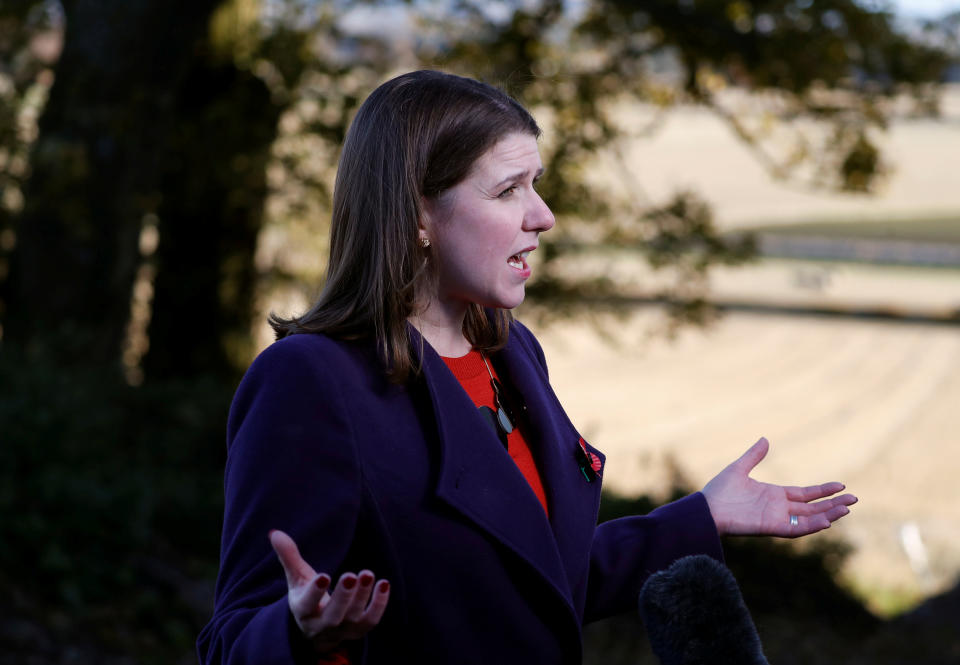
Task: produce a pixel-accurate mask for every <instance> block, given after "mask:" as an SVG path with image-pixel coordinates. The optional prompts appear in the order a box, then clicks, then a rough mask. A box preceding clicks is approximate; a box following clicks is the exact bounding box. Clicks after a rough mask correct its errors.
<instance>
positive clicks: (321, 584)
mask: <svg viewBox="0 0 960 665" xmlns="http://www.w3.org/2000/svg"><path fill="white" fill-rule="evenodd" d="M316 585H317V588H318V589H326V588H327V587H328V586H330V578H329V577H328V576H327V575H321V576H320V577H318V578H317V582H316Z"/></svg>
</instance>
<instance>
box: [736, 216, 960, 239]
mask: <svg viewBox="0 0 960 665" xmlns="http://www.w3.org/2000/svg"><path fill="white" fill-rule="evenodd" d="M744 230H746V231H753V232H756V233H763V234H771V235H791V236H826V237H831V238H861V239H871V240H872V239H884V240H909V241H914V242H935V243H936V242H946V243H957V244H960V214H958V215H957V216H956V217H942V218H935V219H916V220H912V221H905V220H877V221H849V220H847V221H829V220H826V221H824V220H821V221H815V222H797V223H792V224H780V225H772V224H771V225H761V226H756V227H752V228H750V229H744Z"/></svg>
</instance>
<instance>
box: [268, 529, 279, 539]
mask: <svg viewBox="0 0 960 665" xmlns="http://www.w3.org/2000/svg"><path fill="white" fill-rule="evenodd" d="M276 532H277V530H276V529H270V530H269V531H267V538H269V537H270V536H272V535H273V534H275V533H276Z"/></svg>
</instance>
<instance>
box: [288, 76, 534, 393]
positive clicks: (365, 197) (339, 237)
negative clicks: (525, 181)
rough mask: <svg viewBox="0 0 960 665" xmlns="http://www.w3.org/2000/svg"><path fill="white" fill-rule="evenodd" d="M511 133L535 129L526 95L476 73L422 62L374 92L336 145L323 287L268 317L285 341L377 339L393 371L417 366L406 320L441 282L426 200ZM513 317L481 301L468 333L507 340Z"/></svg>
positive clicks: (496, 344)
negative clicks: (300, 304)
mask: <svg viewBox="0 0 960 665" xmlns="http://www.w3.org/2000/svg"><path fill="white" fill-rule="evenodd" d="M512 133H525V134H530V135H532V136H534V137H539V136H540V128H539V127H538V126H537V123H536V121H534V119H533V117H532V116H531V115H530V114H529V113H528V112H527V110H526V109H524V108H523V107H522V106H521V105H520V104H519V103H517V102H516V101H515V100H513V99H512V98H510V97H509V96H508V95H507V94H506V93H504V92H503V91H501V90H498V89H497V88H494V87H493V86H490V85H487V84H485V83H481V82H480V81H475V80H473V79H469V78H463V77H460V76H454V75H452V74H446V73H443V72H436V71H417V72H410V73H408V74H403V75H402V76H398V77H396V78H394V79H392V80H390V81H387V82H386V83H384V84H383V85H381V86H380V87H378V88H377V89H376V90H374V91H373V93H371V95H370V96H369V97H368V98H367V100H366V101H365V102H364V103H363V104H362V105H361V106H360V109H359V110H358V111H357V115H356V117H355V118H354V120H353V123H352V124H351V125H350V129H349V130H348V132H347V136H346V139H345V141H344V144H343V151H342V153H341V155H340V162H339V165H338V167H337V178H336V182H335V185H334V192H333V218H332V221H331V230H330V259H329V263H328V265H327V278H326V282H325V283H324V287H323V290H322V292H321V294H320V297H319V299H318V300H317V302H316V303H315V304H314V305H313V307H311V308H310V309H309V310H308V311H307V312H306V313H305V314H303V315H302V316H299V317H293V318H290V319H284V318H281V317H279V316H277V315H276V314H271V315H270V325H271V326H272V327H273V329H274V331H275V332H276V335H277V339H280V338H282V337H285V336H287V335H290V334H296V333H318V332H319V333H325V334H327V335H331V336H333V337H338V338H341V339H360V338H370V337H372V338H373V339H375V340H376V345H377V349H378V351H379V353H380V356H381V358H382V360H383V363H384V367H385V370H386V373H387V375H388V376H389V377H390V379H391V380H393V381H396V382H403V381H405V380H406V379H407V377H408V376H409V375H410V373H411V371H413V372H414V373H416V372H418V371H419V366H417V365H416V363H415V361H414V354H413V349H412V346H411V343H410V334H409V330H408V324H407V319H408V317H409V316H410V315H411V314H413V313H414V311H415V309H416V307H417V302H416V297H417V294H418V293H425V292H428V288H429V287H431V286H433V285H435V283H436V266H435V264H434V262H432V261H430V248H424V247H422V246H421V245H420V242H419V226H418V222H419V220H420V216H421V213H422V210H421V205H422V200H423V198H424V197H430V198H435V197H437V196H439V195H440V194H442V193H443V192H444V191H446V190H447V189H450V188H451V187H453V186H454V185H456V184H458V183H459V182H460V181H462V180H463V179H464V178H465V177H466V176H467V175H468V174H469V172H470V169H471V168H472V167H473V165H474V163H475V162H476V161H477V160H478V159H479V158H480V157H481V156H482V155H483V154H484V153H485V152H486V151H487V150H489V149H490V148H491V147H493V145H494V144H496V143H497V142H498V141H499V140H500V139H502V138H504V137H505V136H506V135H507V134H512ZM511 320H512V317H511V315H510V312H509V311H508V310H502V309H498V310H494V311H493V312H492V313H491V314H490V315H489V316H488V314H487V313H486V312H485V311H484V309H483V308H482V307H481V306H480V305H477V304H473V305H471V306H470V308H469V310H468V312H467V316H466V318H465V320H464V326H463V332H464V335H465V336H466V338H467V340H468V341H469V342H470V343H471V344H472V345H473V346H474V348H478V349H480V350H483V351H489V352H492V351H496V350H497V349H500V348H502V347H503V345H504V344H506V341H507V333H508V327H509V325H510V321H511Z"/></svg>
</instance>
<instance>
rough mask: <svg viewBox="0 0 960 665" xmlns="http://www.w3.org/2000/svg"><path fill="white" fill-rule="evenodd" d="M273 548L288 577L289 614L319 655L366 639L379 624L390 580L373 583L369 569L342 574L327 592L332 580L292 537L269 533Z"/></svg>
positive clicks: (385, 603)
mask: <svg viewBox="0 0 960 665" xmlns="http://www.w3.org/2000/svg"><path fill="white" fill-rule="evenodd" d="M270 544H271V545H272V546H273V551H274V552H276V553H277V557H278V558H279V559H280V565H282V566H283V572H284V574H285V575H286V576H287V602H288V603H289V605H290V612H291V613H292V614H293V618H294V619H295V620H296V622H297V626H299V627H300V630H301V631H302V632H303V634H304V635H306V637H307V638H308V639H309V640H310V641H311V642H312V643H313V645H314V647H315V648H316V649H317V651H318V652H319V653H329V652H330V651H333V650H334V649H336V648H337V647H338V646H339V645H340V643H341V642H343V641H345V640H356V639H359V638H361V637H363V636H364V635H366V634H367V633H368V632H369V631H370V630H371V629H372V628H373V627H374V626H376V625H377V623H379V622H380V618H381V617H382V616H383V611H384V610H385V609H386V607H387V600H388V599H389V598H390V583H389V582H387V580H380V581H379V582H376V583H374V575H373V573H372V572H371V571H369V570H361V571H360V572H359V573H357V574H354V573H344V574H343V575H341V576H340V580H339V581H338V582H337V586H336V588H335V589H334V590H333V592H332V593H329V589H330V576H329V575H327V574H326V573H317V572H316V571H315V570H314V569H313V568H312V567H311V566H310V564H308V563H307V562H306V561H304V559H303V557H301V556H300V550H299V549H298V548H297V544H296V543H295V542H294V541H293V538H291V537H290V536H288V535H287V534H285V533H284V532H283V531H271V532H270Z"/></svg>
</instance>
